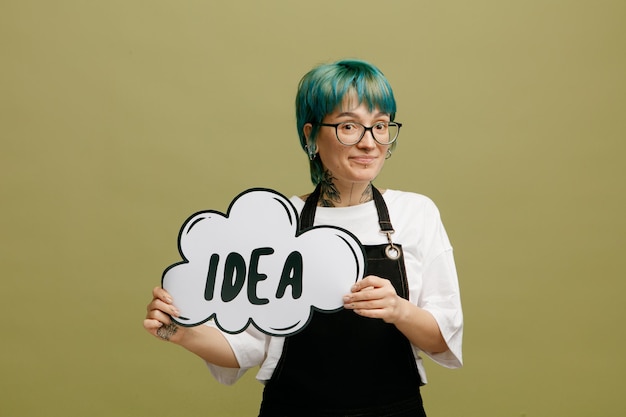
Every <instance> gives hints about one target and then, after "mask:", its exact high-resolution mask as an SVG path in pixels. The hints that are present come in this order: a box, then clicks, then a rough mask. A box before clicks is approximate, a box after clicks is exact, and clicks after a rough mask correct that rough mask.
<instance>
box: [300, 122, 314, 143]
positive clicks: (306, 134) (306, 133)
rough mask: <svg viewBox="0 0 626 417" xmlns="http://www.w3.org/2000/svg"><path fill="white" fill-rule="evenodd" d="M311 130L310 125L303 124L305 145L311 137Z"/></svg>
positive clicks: (311, 126)
mask: <svg viewBox="0 0 626 417" xmlns="http://www.w3.org/2000/svg"><path fill="white" fill-rule="evenodd" d="M311 130H313V125H312V124H311V123H305V124H304V126H303V127H302V133H304V138H305V139H306V143H307V145H308V144H309V136H311Z"/></svg>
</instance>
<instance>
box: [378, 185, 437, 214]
mask: <svg viewBox="0 0 626 417" xmlns="http://www.w3.org/2000/svg"><path fill="white" fill-rule="evenodd" d="M383 198H384V199H385V202H386V203H387V204H388V205H390V206H406V205H408V206H411V207H414V208H418V207H419V208H423V209H426V208H429V209H433V208H434V209H436V208H437V206H436V205H435V203H434V202H433V200H431V199H430V198H429V197H427V196H425V195H423V194H418V193H413V192H410V191H400V190H393V189H387V190H385V192H384V193H383Z"/></svg>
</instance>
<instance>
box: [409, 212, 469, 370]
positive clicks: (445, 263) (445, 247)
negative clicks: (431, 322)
mask: <svg viewBox="0 0 626 417" xmlns="http://www.w3.org/2000/svg"><path fill="white" fill-rule="evenodd" d="M429 211H430V212H429V213H428V215H427V216H426V221H425V224H424V229H425V232H426V235H425V240H424V243H425V248H424V252H423V254H424V264H423V272H422V291H421V294H420V297H419V300H418V305H419V306H420V307H421V308H423V309H425V310H426V311H428V312H430V313H431V314H432V315H433V317H434V318H435V320H436V321H437V324H438V325H439V329H440V330H441V334H442V335H443V338H444V340H445V341H446V343H447V345H448V350H447V351H445V352H441V353H436V354H429V353H428V352H424V353H425V354H426V355H428V356H429V357H430V358H431V359H433V360H434V361H435V362H437V363H438V364H440V365H442V366H445V367H447V368H460V367H461V366H463V356H462V344H463V310H462V306H461V297H460V290H459V282H458V277H457V271H456V266H455V263H454V256H453V251H452V246H451V244H450V241H449V239H448V235H447V234H446V231H445V228H444V226H443V223H442V222H441V218H440V215H439V211H438V210H437V208H436V207H435V205H434V204H433V205H432V206H431V210H429Z"/></svg>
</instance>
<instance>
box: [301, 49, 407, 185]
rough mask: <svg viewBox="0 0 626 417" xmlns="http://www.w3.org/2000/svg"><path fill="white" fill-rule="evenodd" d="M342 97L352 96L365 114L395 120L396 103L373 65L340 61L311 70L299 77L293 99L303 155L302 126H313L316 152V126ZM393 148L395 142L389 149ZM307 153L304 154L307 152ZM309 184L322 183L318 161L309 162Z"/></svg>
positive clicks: (305, 146) (312, 140) (321, 170)
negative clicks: (376, 113)
mask: <svg viewBox="0 0 626 417" xmlns="http://www.w3.org/2000/svg"><path fill="white" fill-rule="evenodd" d="M346 94H356V98H357V100H358V102H359V104H360V103H366V104H367V105H368V108H369V110H370V111H371V110H374V109H375V108H377V109H378V110H379V111H381V112H384V113H388V114H389V115H390V118H391V120H392V121H393V120H394V118H395V116H396V100H395V98H394V96H393V90H392V89H391V85H390V84H389V81H387V78H385V76H384V75H383V73H382V72H381V71H380V70H379V69H378V68H376V67H375V66H374V65H372V64H370V63H368V62H365V61H361V60H342V61H337V62H334V63H331V64H323V65H320V66H318V67H315V68H313V69H312V70H311V71H309V72H308V73H307V74H305V75H304V77H302V79H301V80H300V83H299V85H298V93H297V95H296V123H297V128H298V135H299V137H300V145H301V146H302V149H304V150H305V152H307V143H306V137H305V136H304V125H305V124H307V123H312V124H313V129H312V130H311V135H310V141H311V144H310V145H311V147H312V148H313V149H315V148H316V144H315V141H316V136H317V132H318V128H319V127H318V126H317V123H321V122H322V120H323V119H324V117H326V115H327V114H329V113H332V112H333V111H335V109H336V108H337V107H338V106H340V105H341V104H342V103H343V99H344V97H345V96H346ZM391 146H392V147H395V142H394V143H393V144H392V145H391ZM307 153H308V152H307ZM310 170H311V181H312V182H313V184H314V185H317V184H319V183H320V182H321V181H322V178H323V175H324V172H323V167H322V162H321V161H320V159H319V156H318V157H315V159H313V160H312V161H310Z"/></svg>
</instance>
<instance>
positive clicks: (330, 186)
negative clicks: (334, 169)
mask: <svg viewBox="0 0 626 417" xmlns="http://www.w3.org/2000/svg"><path fill="white" fill-rule="evenodd" d="M320 191H321V192H320V198H319V201H318V203H317V204H318V205H319V206H320V207H348V206H355V205H358V204H363V203H366V202H368V201H370V200H372V199H373V194H372V183H371V182H367V183H358V182H353V183H350V184H345V185H344V184H339V182H338V181H337V179H336V178H334V177H333V176H332V173H331V172H330V171H326V172H325V175H324V179H323V180H322V182H321V190H320Z"/></svg>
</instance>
